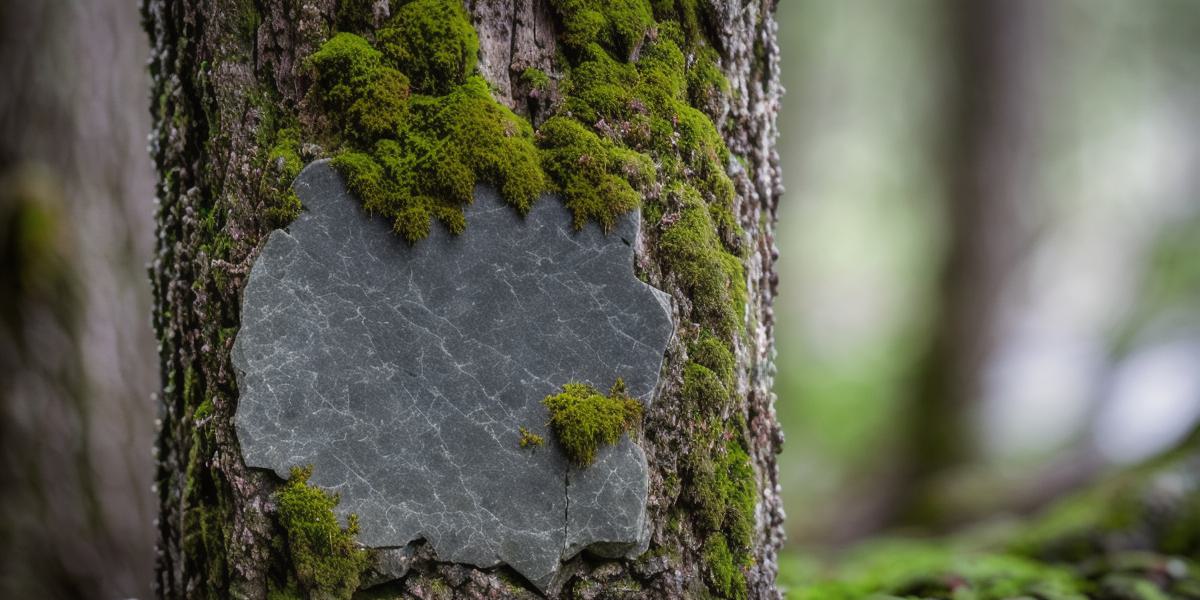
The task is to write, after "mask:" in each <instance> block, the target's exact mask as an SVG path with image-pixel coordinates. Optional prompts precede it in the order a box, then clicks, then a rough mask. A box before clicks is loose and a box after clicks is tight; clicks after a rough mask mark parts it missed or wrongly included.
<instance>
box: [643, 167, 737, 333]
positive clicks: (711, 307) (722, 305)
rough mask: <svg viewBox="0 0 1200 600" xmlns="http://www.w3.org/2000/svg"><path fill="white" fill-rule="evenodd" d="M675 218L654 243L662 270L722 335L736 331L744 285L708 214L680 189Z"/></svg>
mask: <svg viewBox="0 0 1200 600" xmlns="http://www.w3.org/2000/svg"><path fill="white" fill-rule="evenodd" d="M681 188H682V190H681V195H682V205H681V208H680V211H679V215H678V218H677V219H675V222H674V223H672V224H671V225H670V226H668V227H667V230H666V231H665V232H663V235H662V237H661V238H660V239H659V247H660V249H661V251H662V252H663V254H664V262H665V263H666V265H667V268H668V269H669V270H670V271H671V272H672V273H674V274H675V275H676V276H677V277H678V278H679V279H680V282H681V283H682V284H683V286H684V287H685V288H686V289H687V290H688V291H689V292H690V293H691V294H690V295H691V298H692V303H693V308H694V310H695V312H697V313H698V314H699V316H700V317H702V318H703V319H704V320H705V321H706V322H710V323H712V324H713V325H714V327H715V328H716V329H717V331H718V333H719V334H720V335H722V336H729V335H730V334H732V333H733V332H735V331H738V330H740V329H741V327H742V313H743V311H744V310H745V306H746V284H745V275H744V272H743V268H742V262H741V260H740V259H738V257H736V256H734V255H732V254H729V253H728V252H726V251H725V249H724V247H723V246H722V244H721V241H720V240H719V239H718V238H717V234H716V228H715V224H714V223H713V219H712V215H711V213H710V212H709V211H708V209H707V207H706V206H705V205H704V203H703V202H701V201H700V199H699V198H698V196H697V195H696V194H695V192H694V190H691V189H690V188H689V187H688V186H686V185H681Z"/></svg>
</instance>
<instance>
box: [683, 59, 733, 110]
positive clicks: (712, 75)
mask: <svg viewBox="0 0 1200 600" xmlns="http://www.w3.org/2000/svg"><path fill="white" fill-rule="evenodd" d="M717 59H718V57H717V51H716V50H713V49H712V48H707V47H706V48H703V49H701V50H699V51H697V56H696V62H695V64H694V65H693V66H692V68H690V69H688V73H687V89H688V98H689V99H690V100H691V102H692V105H693V106H696V107H699V108H700V109H701V110H703V111H704V112H705V114H707V115H709V116H710V117H712V116H716V113H717V110H718V108H719V102H720V99H721V97H722V96H724V95H727V94H728V93H729V80H727V79H725V74H724V73H722V72H721V69H720V67H719V66H718V65H717Z"/></svg>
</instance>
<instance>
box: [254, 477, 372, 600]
mask: <svg viewBox="0 0 1200 600" xmlns="http://www.w3.org/2000/svg"><path fill="white" fill-rule="evenodd" d="M310 476H312V467H305V468H301V467H293V468H292V473H291V477H290V478H289V479H288V481H287V483H286V484H284V486H283V487H282V488H280V489H279V490H278V491H277V492H276V493H275V501H276V504H277V506H278V509H279V521H280V525H282V527H283V530H284V532H285V534H286V535H287V550H288V552H289V554H290V555H291V558H292V566H293V568H294V569H295V571H296V579H297V580H298V581H299V583H300V587H301V588H302V589H303V590H304V592H305V593H306V595H308V596H310V597H317V598H349V597H350V596H351V594H353V593H354V590H355V589H357V588H358V581H359V576H360V575H361V574H362V572H363V571H364V570H365V569H366V568H367V566H368V564H369V555H368V553H367V551H366V550H364V549H363V548H361V547H359V546H358V544H357V543H355V541H354V536H355V535H357V534H358V518H357V517H355V516H354V515H351V516H350V518H349V519H347V523H346V526H345V527H342V526H341V524H340V523H339V522H338V519H337V516H336V515H334V513H333V509H334V507H336V506H337V504H338V497H337V496H336V495H334V494H330V493H328V492H326V491H324V490H322V489H320V488H317V487H314V486H311V485H309V484H308V478H309V477H310Z"/></svg>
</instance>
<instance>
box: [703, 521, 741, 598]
mask: <svg viewBox="0 0 1200 600" xmlns="http://www.w3.org/2000/svg"><path fill="white" fill-rule="evenodd" d="M701 552H702V555H703V557H704V564H705V566H706V567H707V568H708V573H707V576H708V581H709V583H710V584H711V585H712V588H713V589H714V590H716V591H717V593H719V594H720V595H721V597H722V598H733V599H737V600H740V599H743V598H746V597H747V594H746V576H745V575H744V574H743V573H742V569H741V565H739V564H738V563H737V562H736V561H735V560H734V554H733V553H732V552H730V551H729V545H728V544H727V543H726V542H725V536H723V535H720V534H714V535H711V536H709V537H708V540H706V541H705V542H704V548H703V550H702V551H701Z"/></svg>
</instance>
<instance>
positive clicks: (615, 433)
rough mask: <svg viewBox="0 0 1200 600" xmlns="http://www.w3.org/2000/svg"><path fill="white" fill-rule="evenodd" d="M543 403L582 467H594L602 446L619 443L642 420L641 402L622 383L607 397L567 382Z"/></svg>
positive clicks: (553, 427)
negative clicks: (628, 392) (622, 436)
mask: <svg viewBox="0 0 1200 600" xmlns="http://www.w3.org/2000/svg"><path fill="white" fill-rule="evenodd" d="M542 404H544V405H545V406H546V409H547V410H549V411H550V428H551V430H552V431H554V435H555V437H556V438H557V439H558V443H559V444H560V445H561V446H562V448H563V451H564V452H566V454H567V457H568V458H570V459H571V462H573V463H575V465H577V466H580V467H586V466H588V465H591V464H592V462H593V461H595V460H596V451H597V450H598V449H599V448H600V446H601V445H603V444H615V443H617V440H619V439H621V435H622V434H624V433H626V432H628V431H629V430H631V429H633V428H634V427H636V426H637V425H638V424H639V423H640V422H641V418H642V405H641V403H640V402H638V401H637V400H635V399H633V398H630V397H629V395H628V394H626V393H625V384H624V382H622V381H621V380H617V383H616V384H615V385H613V388H612V390H611V391H610V392H609V393H608V395H607V396H606V395H604V394H602V393H601V392H600V391H599V390H597V389H596V388H594V387H592V386H590V385H587V384H583V383H568V384H566V385H564V386H563V390H562V392H561V393H558V394H554V395H551V396H546V399H545V400H543V401H542Z"/></svg>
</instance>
